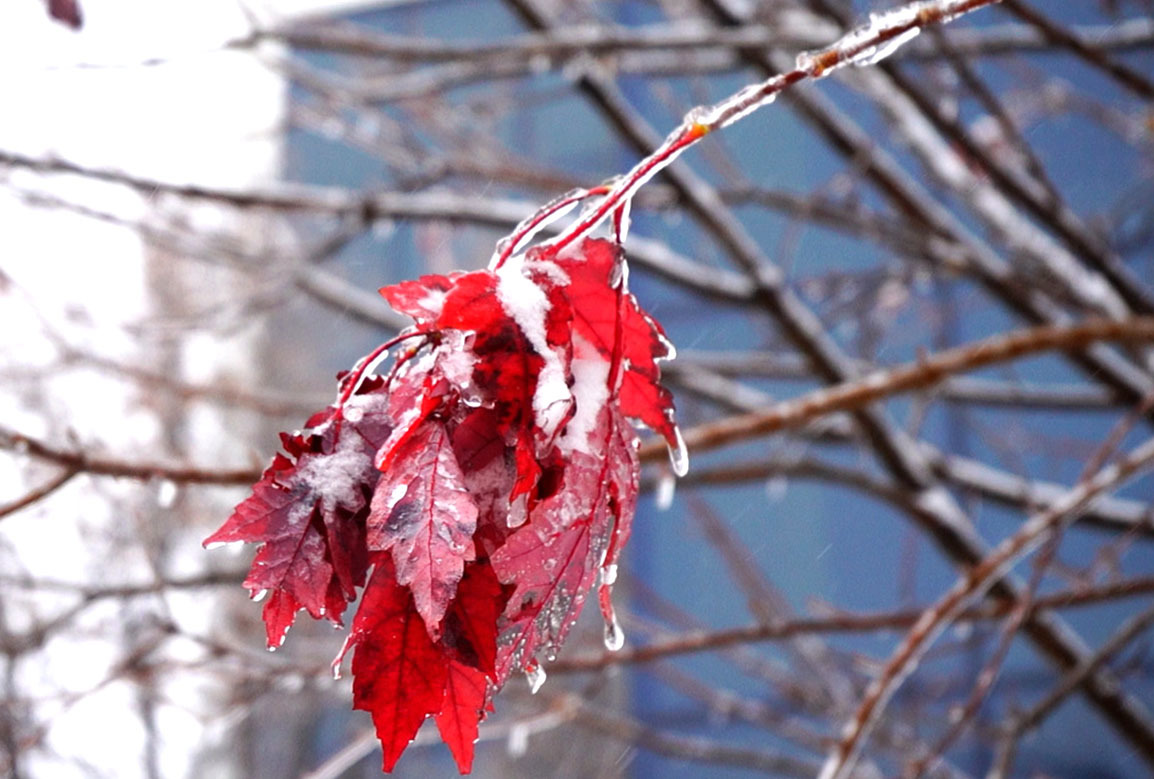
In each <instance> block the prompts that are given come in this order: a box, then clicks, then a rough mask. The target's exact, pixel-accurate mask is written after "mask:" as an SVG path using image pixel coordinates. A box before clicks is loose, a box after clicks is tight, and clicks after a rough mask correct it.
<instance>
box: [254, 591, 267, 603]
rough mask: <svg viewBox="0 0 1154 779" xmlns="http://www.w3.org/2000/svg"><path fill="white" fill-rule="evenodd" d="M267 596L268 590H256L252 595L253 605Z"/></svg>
mask: <svg viewBox="0 0 1154 779" xmlns="http://www.w3.org/2000/svg"><path fill="white" fill-rule="evenodd" d="M267 595H268V590H257V591H256V592H254V593H253V594H252V600H253V603H260V602H261V601H262V600H264V599H265V597H266V596H267Z"/></svg>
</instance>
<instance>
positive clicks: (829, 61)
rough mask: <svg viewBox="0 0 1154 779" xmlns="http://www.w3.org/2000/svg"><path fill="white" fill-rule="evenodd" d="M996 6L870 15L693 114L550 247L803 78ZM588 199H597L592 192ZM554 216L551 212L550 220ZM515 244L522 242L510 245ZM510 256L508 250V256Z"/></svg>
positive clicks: (575, 236)
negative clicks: (790, 65) (789, 65)
mask: <svg viewBox="0 0 1154 779" xmlns="http://www.w3.org/2000/svg"><path fill="white" fill-rule="evenodd" d="M997 2H1001V0H922V1H921V2H915V3H910V4H909V5H905V6H902V7H900V8H895V9H893V10H890V11H886V12H884V13H879V14H871V15H870V21H869V23H868V24H866V25H863V26H861V27H859V28H857V29H855V30H853V31H851V32H850V33H848V34H846V35H845V36H844V37H842V38H841V39H840V40H838V41H837V42H836V43H834V44H833V45H832V46H829V47H827V48H824V49H820V50H818V51H813V52H804V53H802V54H800V55H798V58H797V65H796V67H795V68H794V69H793V70H791V71H789V72H788V73H780V74H778V75H776V76H773V77H772V78H770V79H768V80H766V81H763V82H761V83H760V84H751V85H749V86H746V87H744V88H742V89H740V90H739V91H737V92H735V93H734V94H732V95H730V96H729V97H727V98H725V99H724V100H722V101H721V102H719V103H715V104H714V105H711V106H698V107H697V108H694V109H693V110H691V111H690V112H689V113H688V114H686V116H685V118H684V119H683V120H682V122H681V124H680V125H678V126H677V128H676V129H674V130H673V132H671V133H670V134H669V135H668V136H666V138H665V141H664V142H662V144H661V145H660V146H659V147H657V149H655V150H654V151H653V153H652V154H650V155H649V156H648V157H646V158H645V159H643V160H641V161H640V162H639V163H637V165H636V166H634V167H633V169H632V170H630V171H629V172H628V173H626V174H625V175H624V176H622V177H621V178H620V179H618V180H617V182H616V183H615V184H614V185H613V187H612V189H610V190H609V191H608V192H607V193H606V194H605V197H604V198H603V199H602V200H601V202H600V203H598V204H597V206H596V207H594V208H591V209H590V210H589V211H588V213H586V214H584V215H582V217H581V218H580V219H578V220H577V221H576V222H575V223H574V224H573V225H572V226H571V227H569V229H567V230H566V231H565V232H564V233H562V234H561V235H560V236H559V237H558V238H556V239H554V240H553V241H552V242H551V243H552V245H554V246H555V247H556V248H557V249H558V250H560V249H563V248H564V247H565V246H568V245H569V244H571V243H573V242H574V241H577V240H580V239H581V238H582V237H584V236H585V235H587V234H588V233H589V232H590V231H591V230H593V229H595V228H596V227H597V226H598V225H600V224H601V223H602V222H603V221H604V220H605V218H606V217H608V216H609V215H610V214H613V213H616V212H617V210H618V209H619V208H621V206H622V205H624V204H625V203H628V202H629V200H630V199H631V198H632V197H633V196H634V195H635V194H636V193H637V190H638V189H640V188H641V187H642V186H643V185H644V184H645V183H646V182H647V181H649V180H650V179H651V178H653V176H655V175H656V174H657V173H658V172H660V171H661V169H662V168H664V167H665V166H666V165H668V164H669V163H671V162H673V161H674V160H675V159H677V157H678V156H679V155H680V154H681V153H682V152H683V151H685V150H686V149H687V148H689V147H690V146H692V145H693V144H695V143H697V142H698V141H699V140H701V139H702V138H704V137H705V136H706V135H708V134H709V133H711V132H713V131H714V130H718V129H721V128H722V127H725V126H727V125H730V124H733V123H734V122H736V121H737V120H738V119H741V118H743V117H745V116H747V115H748V114H750V113H752V112H753V111H755V110H757V109H758V108H760V107H762V106H764V105H768V104H769V103H772V102H773V101H774V99H775V98H776V97H777V95H778V93H779V92H781V91H783V90H784V89H785V88H786V87H788V86H790V85H792V84H795V83H797V82H799V81H804V80H805V79H807V78H822V77H824V76H826V75H828V74H829V73H831V72H833V71H834V70H837V69H838V68H840V67H842V66H844V65H848V64H851V63H852V64H860V65H867V64H873V63H875V62H877V61H878V60H880V59H882V58H884V57H886V56H888V55H889V54H891V53H893V52H894V51H895V50H896V49H897V48H898V47H899V46H900V45H901V44H903V43H905V42H907V41H909V40H910V39H911V38H913V37H914V36H915V35H917V34H918V32H919V31H920V30H921V29H922V28H924V27H928V26H929V25H932V24H939V23H942V22H947V21H950V20H952V19H955V18H957V17H958V16H961V15H962V14H965V13H968V12H970V11H974V10H977V9H978V8H982V7H984V6H987V5H993V4H994V3H997ZM590 194H595V193H594V192H592V191H590ZM554 202H555V203H556V202H557V201H554ZM573 202H575V201H573ZM552 205H553V204H550V206H552ZM568 205H571V204H567V207H568ZM546 208H549V206H546ZM556 210H557V209H556V208H553V209H552V211H551V212H550V215H551V214H553V213H555V212H556ZM544 211H545V209H542V212H544ZM538 213H541V212H538ZM535 216H536V215H535ZM518 230H520V227H519V228H518ZM514 235H516V233H514ZM519 242H520V240H518V241H516V242H514V243H519ZM511 252H512V249H511V248H510V249H509V250H508V251H507V252H506V254H508V253H511Z"/></svg>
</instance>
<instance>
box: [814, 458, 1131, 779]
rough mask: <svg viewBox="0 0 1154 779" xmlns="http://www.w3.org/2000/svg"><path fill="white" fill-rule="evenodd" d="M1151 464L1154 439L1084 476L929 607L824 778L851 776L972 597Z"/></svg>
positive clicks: (849, 728) (871, 691) (872, 689)
mask: <svg viewBox="0 0 1154 779" xmlns="http://www.w3.org/2000/svg"><path fill="white" fill-rule="evenodd" d="M1151 467H1154V439H1151V440H1149V441H1146V442H1145V443H1144V444H1141V445H1139V446H1138V447H1136V448H1135V449H1134V450H1133V451H1131V452H1130V453H1129V454H1127V455H1126V456H1124V457H1122V458H1121V459H1119V460H1118V461H1117V462H1116V463H1114V464H1113V465H1110V466H1107V467H1105V468H1102V469H1101V470H1099V471H1098V472H1097V473H1096V474H1094V475H1093V476H1091V477H1090V478H1087V479H1084V480H1082V481H1081V482H1080V483H1079V484H1077V485H1075V486H1074V487H1073V488H1072V489H1071V490H1070V491H1069V492H1068V493H1066V495H1065V496H1064V497H1063V498H1062V499H1060V500H1058V501H1056V502H1055V503H1054V504H1052V505H1051V506H1050V507H1049V508H1047V509H1046V510H1044V511H1041V512H1039V513H1037V514H1035V515H1034V516H1032V517H1031V518H1030V519H1029V520H1027V521H1026V523H1025V524H1024V525H1022V527H1021V529H1019V530H1018V532H1016V533H1014V535H1012V536H1010V537H1009V538H1007V539H1005V540H1004V541H1002V543H1000V544H999V545H998V546H997V547H995V548H994V549H993V551H991V552H990V553H989V554H987V555H986V556H985V557H984V558H983V559H982V560H981V561H980V562H978V563H977V564H976V565H974V566H973V567H971V568H970V569H969V570H967V571H966V572H965V573H964V574H963V575H962V576H961V578H959V579H958V581H957V583H956V584H955V585H954V586H953V587H952V588H951V589H950V590H949V591H948V592H947V593H946V594H945V595H944V596H942V598H940V599H939V600H938V601H937V602H936V603H934V604H933V605H932V606H930V607H929V608H927V609H926V610H925V611H923V612H922V615H921V616H920V617H919V618H918V621H917V622H916V623H914V625H913V627H911V628H910V629H909V631H908V632H907V633H906V636H905V639H904V640H903V641H902V643H901V644H900V645H899V646H898V648H897V649H896V650H894V653H893V655H892V656H891V657H890V659H889V661H888V662H887V663H886V665H885V667H884V668H883V669H882V672H881V675H880V676H879V677H878V678H877V679H875V680H874V681H873V682H872V683H871V684H870V686H869V688H868V689H867V690H866V693H865V696H864V697H863V698H862V701H861V703H860V704H859V705H858V708H857V711H856V712H854V715H853V717H852V718H851V719H850V720H849V721H848V722H847V723H846V725H845V727H844V729H843V732H842V737H841V739H840V740H839V741H838V743H837V744H836V745H835V746H834V748H833V750H832V751H831V753H830V755H829V758H828V759H827V760H826V763H825V765H824V766H823V768H822V772H821V775H820V779H844V777H846V776H848V775H849V773H850V771H851V770H852V769H853V766H854V763H855V762H856V759H857V756H858V754H859V753H860V752H861V749H862V746H863V745H864V743H865V740H866V738H868V736H869V734H870V732H871V730H872V729H873V726H874V724H876V722H877V720H878V718H879V717H880V715H881V712H882V710H883V709H884V708H885V706H886V704H887V703H888V701H889V699H890V698H891V697H892V696H893V694H894V692H895V691H896V690H897V688H898V686H899V685H901V683H902V682H903V681H904V680H905V679H906V678H907V677H908V676H909V675H910V674H911V673H913V671H914V669H915V668H917V665H918V663H919V661H920V660H921V659H922V657H924V656H925V653H926V651H927V650H928V649H929V647H930V645H931V644H933V642H934V640H935V639H937V637H938V636H940V635H941V634H942V632H943V631H944V630H945V629H946V628H947V627H948V626H949V625H950V624H951V623H952V622H953V620H954V619H955V618H956V617H957V616H958V615H959V614H960V613H961V612H962V611H963V610H964V609H965V608H966V606H968V605H969V604H970V602H971V601H973V600H974V599H975V598H977V597H979V596H980V595H982V594H983V593H984V592H985V591H986V590H987V589H988V588H989V587H990V585H991V584H992V583H993V582H994V580H996V579H997V578H998V577H999V576H1001V575H1003V574H1004V573H1005V572H1006V571H1007V570H1009V568H1010V567H1012V566H1013V565H1014V563H1016V562H1017V561H1018V560H1020V559H1022V557H1024V556H1025V555H1027V554H1029V553H1030V552H1031V551H1033V550H1034V549H1036V548H1038V546H1039V545H1040V544H1041V543H1043V542H1044V541H1045V540H1046V539H1047V538H1049V537H1050V536H1051V535H1052V534H1053V532H1054V531H1055V530H1057V529H1058V528H1059V527H1062V526H1063V524H1064V523H1066V522H1069V521H1071V520H1072V519H1074V518H1076V517H1077V515H1078V513H1079V512H1081V511H1082V510H1083V509H1085V507H1086V506H1087V505H1088V504H1089V503H1090V502H1091V501H1093V500H1094V499H1095V498H1097V497H1098V496H1099V495H1101V494H1103V493H1105V492H1107V491H1109V490H1112V489H1114V488H1116V487H1118V486H1119V485H1121V484H1122V483H1123V482H1125V481H1126V480H1128V479H1130V478H1132V477H1133V476H1135V475H1136V474H1138V473H1141V472H1142V471H1145V470H1149V469H1150V468H1151Z"/></svg>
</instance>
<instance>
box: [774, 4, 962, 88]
mask: <svg viewBox="0 0 1154 779" xmlns="http://www.w3.org/2000/svg"><path fill="white" fill-rule="evenodd" d="M965 2H966V0H945V1H944V2H942V1H941V0H925V2H920V3H910V4H909V5H905V6H901V7H900V8H894V9H892V10H890V11H884V12H881V13H871V14H870V17H869V22H868V23H866V24H864V25H862V26H861V27H858V28H856V29H854V30H851V31H850V32H849V33H847V34H846V35H845V36H843V37H842V38H841V39H840V40H839V41H838V42H837V43H835V44H834V45H833V46H831V47H830V48H828V49H822V50H820V51H810V52H802V53H801V54H799V55H797V63H796V67H797V69H798V70H802V71H805V72H806V73H808V74H810V75H811V76H813V77H814V78H822V77H823V76H826V75H828V74H829V73H832V72H833V71H835V70H837V69H839V68H842V67H844V66H845V65H848V64H851V63H852V64H854V65H857V66H859V67H864V66H867V65H874V64H877V63H878V62H881V61H882V60H884V59H885V58H886V57H888V56H890V55H891V54H893V53H894V52H895V51H897V50H898V49H899V48H901V47H902V46H903V45H904V44H906V43H909V42H910V41H911V40H913V39H914V38H916V37H917V36H918V33H919V32H921V29H922V27H924V26H926V25H927V24H930V23H941V22H947V21H949V20H950V19H953V18H954V17H955V16H957V15H958V14H959V13H961V12H962V11H963V10H964V3H965Z"/></svg>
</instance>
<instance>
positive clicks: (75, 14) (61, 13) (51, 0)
mask: <svg viewBox="0 0 1154 779" xmlns="http://www.w3.org/2000/svg"><path fill="white" fill-rule="evenodd" d="M48 15H49V16H51V17H52V18H53V19H55V20H56V21H58V22H60V23H61V24H65V25H68V26H69V27H71V28H72V29H73V30H79V29H80V28H81V27H82V26H83V25H84V15H83V14H82V13H81V12H80V2H79V0H48Z"/></svg>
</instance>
